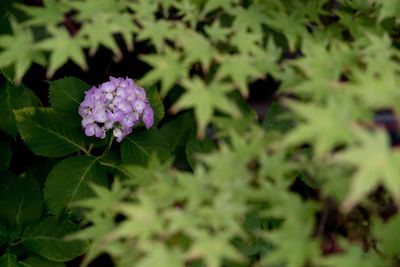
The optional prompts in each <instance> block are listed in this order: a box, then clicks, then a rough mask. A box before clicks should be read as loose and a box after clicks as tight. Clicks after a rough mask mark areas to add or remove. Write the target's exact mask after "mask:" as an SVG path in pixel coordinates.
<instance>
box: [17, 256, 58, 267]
mask: <svg viewBox="0 0 400 267" xmlns="http://www.w3.org/2000/svg"><path fill="white" fill-rule="evenodd" d="M20 264H23V266H24V267H65V264H64V263H62V262H54V261H50V260H48V259H46V258H43V257H40V256H38V255H35V256H31V257H29V258H26V259H24V260H23V261H20Z"/></svg>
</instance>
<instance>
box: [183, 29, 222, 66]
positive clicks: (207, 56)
mask: <svg viewBox="0 0 400 267" xmlns="http://www.w3.org/2000/svg"><path fill="white" fill-rule="evenodd" d="M176 42H177V43H178V44H180V45H181V46H182V47H183V49H184V51H185V61H186V62H187V63H188V64H192V63H195V62H201V64H202V66H203V67H205V68H208V66H209V65H210V62H211V60H212V59H213V57H214V55H215V53H216V51H215V49H214V47H212V46H211V44H210V42H209V41H208V39H207V38H205V37H204V36H203V35H201V34H199V33H197V32H195V31H192V30H189V29H182V30H181V31H180V33H179V34H176Z"/></svg>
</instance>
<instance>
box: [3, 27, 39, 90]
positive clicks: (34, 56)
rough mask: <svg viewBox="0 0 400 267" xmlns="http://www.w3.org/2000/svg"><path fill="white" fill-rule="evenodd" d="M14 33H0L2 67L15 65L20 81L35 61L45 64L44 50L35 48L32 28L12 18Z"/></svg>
mask: <svg viewBox="0 0 400 267" xmlns="http://www.w3.org/2000/svg"><path fill="white" fill-rule="evenodd" d="M11 26H12V30H13V34H12V35H9V34H5V35H0V48H1V51H0V69H3V68H6V67H10V66H14V70H15V80H16V82H18V83H19V82H20V81H21V79H22V77H23V76H24V74H25V73H26V72H27V70H28V69H29V67H30V66H31V65H32V63H33V62H36V63H38V64H42V65H44V64H45V58H44V55H43V53H42V52H40V51H37V50H34V49H33V47H34V39H33V34H32V32H31V30H30V29H26V28H24V27H22V26H21V25H19V24H18V23H17V22H16V21H15V19H11Z"/></svg>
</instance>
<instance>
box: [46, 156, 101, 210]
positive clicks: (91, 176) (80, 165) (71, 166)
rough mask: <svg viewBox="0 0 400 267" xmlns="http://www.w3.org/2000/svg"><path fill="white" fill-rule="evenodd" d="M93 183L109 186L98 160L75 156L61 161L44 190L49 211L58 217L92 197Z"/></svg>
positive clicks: (50, 174)
mask: <svg viewBox="0 0 400 267" xmlns="http://www.w3.org/2000/svg"><path fill="white" fill-rule="evenodd" d="M91 182H93V183H97V184H101V185H107V177H106V174H105V173H104V171H103V169H102V167H101V166H100V165H99V163H98V159H97V158H94V157H90V156H74V157H69V158H66V159H64V160H62V161H60V162H59V163H57V164H56V165H55V166H54V168H53V169H52V170H51V172H50V173H49V176H48V177H47V180H46V184H45V188H44V197H45V200H46V203H47V206H48V208H49V210H50V211H51V212H52V213H53V214H56V215H57V214H59V213H60V212H61V211H62V210H63V209H64V208H69V206H70V205H71V203H72V202H74V201H76V200H79V199H83V198H86V197H89V196H92V195H93V191H92V189H91V188H90V186H89V183H91Z"/></svg>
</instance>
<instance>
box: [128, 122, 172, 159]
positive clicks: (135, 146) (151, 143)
mask: <svg viewBox="0 0 400 267" xmlns="http://www.w3.org/2000/svg"><path fill="white" fill-rule="evenodd" d="M170 151H171V150H170V146H169V144H168V142H167V141H166V140H165V138H164V137H163V135H162V134H161V132H160V131H159V130H158V129H156V128H152V129H150V130H138V131H133V133H132V134H130V135H129V136H127V137H126V138H125V140H124V141H123V142H122V145H121V158H122V160H123V161H124V162H127V163H134V164H138V165H146V163H147V161H148V160H149V158H150V157H151V155H152V154H153V153H156V154H157V156H158V157H159V158H160V159H161V160H165V159H167V158H168V156H169V155H170Z"/></svg>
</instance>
